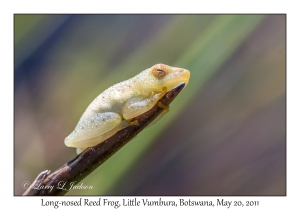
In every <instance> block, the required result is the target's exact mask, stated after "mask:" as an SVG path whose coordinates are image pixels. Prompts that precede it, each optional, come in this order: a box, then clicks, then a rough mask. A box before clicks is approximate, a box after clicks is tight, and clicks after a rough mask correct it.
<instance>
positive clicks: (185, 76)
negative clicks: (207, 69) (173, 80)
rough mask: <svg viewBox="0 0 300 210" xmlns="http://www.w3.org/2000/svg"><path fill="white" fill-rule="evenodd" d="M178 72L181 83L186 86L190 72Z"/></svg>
mask: <svg viewBox="0 0 300 210" xmlns="http://www.w3.org/2000/svg"><path fill="white" fill-rule="evenodd" d="M178 72H179V74H180V75H181V78H182V81H183V82H185V84H186V85H187V84H188V83H189V80H190V75H191V73H190V71H189V70H187V69H179V70H178Z"/></svg>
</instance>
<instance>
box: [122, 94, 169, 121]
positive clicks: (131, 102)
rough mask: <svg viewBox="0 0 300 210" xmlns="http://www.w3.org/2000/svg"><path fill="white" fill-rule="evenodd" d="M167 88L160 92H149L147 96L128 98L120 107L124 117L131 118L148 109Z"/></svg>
mask: <svg viewBox="0 0 300 210" xmlns="http://www.w3.org/2000/svg"><path fill="white" fill-rule="evenodd" d="M166 92H167V89H166V88H163V90H162V92H159V93H157V92H151V93H149V95H148V96H135V97H131V98H130V99H128V100H127V101H126V102H125V104H124V105H123V108H122V113H123V117H124V119H132V118H134V117H136V116H139V115H141V114H143V113H145V112H147V111H149V110H150V109H151V108H152V107H154V105H155V104H156V103H157V102H158V101H159V100H160V99H161V98H162V97H163V96H164V95H165V94H166Z"/></svg>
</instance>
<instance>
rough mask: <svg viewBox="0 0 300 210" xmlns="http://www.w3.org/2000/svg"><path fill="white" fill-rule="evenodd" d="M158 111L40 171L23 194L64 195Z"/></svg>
mask: <svg viewBox="0 0 300 210" xmlns="http://www.w3.org/2000/svg"><path fill="white" fill-rule="evenodd" d="M184 86H185V83H181V84H179V85H178V86H176V87H175V88H173V89H172V90H170V91H169V92H167V93H166V94H165V95H164V96H163V98H162V99H161V100H160V101H159V102H160V103H162V104H164V105H166V106H168V105H169V104H170V103H171V102H172V101H173V100H174V99H175V98H176V96H177V95H178V94H179V93H180V92H181V90H182V89H183V88H184ZM162 111H163V108H161V106H159V105H158V104H156V105H155V106H154V107H153V108H152V109H150V110H149V111H148V112H146V113H144V114H142V115H140V116H138V117H136V118H134V120H138V122H139V123H138V125H134V126H129V127H127V128H125V129H123V130H120V131H119V132H117V133H116V134H115V135H113V136H112V137H110V138H108V139H107V140H106V141H104V142H102V143H100V144H98V145H96V146H93V147H90V148H88V149H86V150H85V151H84V152H82V153H81V154H79V155H78V156H77V157H76V158H74V159H73V160H71V161H69V162H68V163H65V164H64V165H63V166H62V167H60V168H59V169H58V170H56V171H54V172H53V173H52V174H50V171H49V170H46V171H43V172H41V173H40V174H39V175H38V177H37V178H36V179H35V181H34V182H33V183H32V184H31V186H30V187H29V188H28V189H27V190H26V191H25V193H24V194H23V195H64V194H65V193H67V192H68V190H69V189H71V188H72V185H74V183H77V182H79V181H81V180H82V179H84V178H85V177H86V176H87V175H89V174H90V173H91V172H92V171H94V170H95V169H96V168H97V167H98V166H100V165H101V164H102V163H104V162H105V161H106V160H107V159H108V158H109V157H110V156H112V155H113V154H114V153H115V152H117V151H118V150H119V149H120V148H122V147H123V146H124V145H125V144H126V143H127V142H129V141H130V140H131V139H133V138H134V137H135V136H136V135H137V134H138V133H139V132H141V131H142V130H143V129H144V128H145V127H146V126H147V125H149V124H150V123H151V122H152V121H153V120H154V119H155V118H156V117H157V116H158V115H159V114H160V113H161V112H162ZM75 185H76V184H75Z"/></svg>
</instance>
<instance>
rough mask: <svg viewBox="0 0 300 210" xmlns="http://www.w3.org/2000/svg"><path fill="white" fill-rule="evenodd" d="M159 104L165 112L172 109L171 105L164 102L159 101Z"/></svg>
mask: <svg viewBox="0 0 300 210" xmlns="http://www.w3.org/2000/svg"><path fill="white" fill-rule="evenodd" d="M157 106H158V107H159V108H162V109H164V111H163V112H165V113H167V112H168V111H170V107H169V105H166V104H163V103H162V102H160V101H159V102H158V103H157Z"/></svg>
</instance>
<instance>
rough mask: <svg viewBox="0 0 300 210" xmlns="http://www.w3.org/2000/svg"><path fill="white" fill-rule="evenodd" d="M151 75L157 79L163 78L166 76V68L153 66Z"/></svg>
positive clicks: (160, 65)
mask: <svg viewBox="0 0 300 210" xmlns="http://www.w3.org/2000/svg"><path fill="white" fill-rule="evenodd" d="M152 73H153V74H154V76H157V77H164V76H165V75H166V74H167V68H166V66H165V65H163V64H158V65H155V66H153V69H152Z"/></svg>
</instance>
